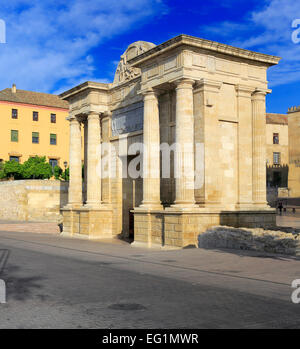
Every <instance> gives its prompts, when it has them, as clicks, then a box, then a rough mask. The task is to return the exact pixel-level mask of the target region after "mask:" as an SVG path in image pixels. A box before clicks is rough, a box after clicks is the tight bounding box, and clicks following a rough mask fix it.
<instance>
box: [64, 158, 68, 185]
mask: <svg viewBox="0 0 300 349" xmlns="http://www.w3.org/2000/svg"><path fill="white" fill-rule="evenodd" d="M64 166H65V181H66V180H67V166H68V162H67V161H64Z"/></svg>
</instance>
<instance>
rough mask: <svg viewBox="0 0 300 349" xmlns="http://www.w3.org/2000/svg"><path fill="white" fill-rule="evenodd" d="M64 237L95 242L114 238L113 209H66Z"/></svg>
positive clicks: (64, 212)
mask: <svg viewBox="0 0 300 349" xmlns="http://www.w3.org/2000/svg"><path fill="white" fill-rule="evenodd" d="M62 214H63V233H62V236H67V237H78V238H83V239H89V240H95V239H103V238H112V237H113V222H112V221H113V217H112V209H111V208H110V207H104V205H103V206H102V207H101V208H99V209H91V208H86V207H81V208H78V209H72V208H64V209H62Z"/></svg>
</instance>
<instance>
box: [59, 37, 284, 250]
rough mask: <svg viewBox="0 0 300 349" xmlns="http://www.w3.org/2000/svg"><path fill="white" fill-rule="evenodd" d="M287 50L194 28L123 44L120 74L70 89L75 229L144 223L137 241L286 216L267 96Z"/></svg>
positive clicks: (68, 217)
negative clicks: (269, 189) (275, 178)
mask: <svg viewBox="0 0 300 349" xmlns="http://www.w3.org/2000/svg"><path fill="white" fill-rule="evenodd" d="M279 59H280V58H278V57H275V56H270V55H265V54H260V53H255V52H251V51H247V50H244V49H239V48H236V47H231V46H228V45H223V44H220V43H216V42H212V41H208V40H203V39H200V38H195V37H191V36H187V35H180V36H177V37H175V38H173V39H171V40H169V41H167V42H165V43H163V44H160V45H158V46H155V45H154V44H152V43H147V42H142V41H138V42H135V43H133V44H131V45H130V46H129V47H128V48H127V50H126V51H125V52H124V54H123V55H122V56H121V60H120V62H119V65H118V67H117V71H116V74H115V79H114V82H113V83H111V84H101V83H95V82H86V83H84V84H81V85H79V86H76V87H74V88H72V89H71V90H69V91H66V92H64V93H63V94H62V95H61V98H62V99H64V100H66V101H68V102H69V104H70V114H69V118H68V119H69V123H70V183H69V199H68V200H69V203H68V205H67V206H66V207H64V208H63V210H62V212H63V216H64V228H63V229H64V231H63V234H65V235H71V236H78V237H84V238H89V239H99V238H103V237H111V236H118V235H123V236H128V235H129V234H133V236H134V244H135V245H142V246H149V247H153V246H166V247H184V246H188V245H197V238H198V235H199V234H201V233H202V232H204V231H205V230H206V229H207V228H208V227H210V226H212V225H218V224H222V225H231V226H245V227H247V226H248V227H254V226H261V225H264V226H270V225H274V224H275V211H274V209H271V208H270V207H269V206H268V205H267V202H266V105H265V97H266V94H267V93H270V92H271V91H270V90H269V89H268V85H267V69H268V68H269V67H270V66H272V65H275V64H277V63H278V62H279ZM82 129H84V141H83V142H84V148H85V156H84V162H85V168H86V171H85V173H86V177H85V181H86V183H85V184H86V188H87V191H86V197H83V195H82V186H83V183H82V176H81V156H80V151H81V146H82V144H81V142H82V139H81V137H80V135H81V132H82Z"/></svg>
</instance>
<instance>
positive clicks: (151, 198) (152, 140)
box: [141, 89, 162, 209]
mask: <svg viewBox="0 0 300 349" xmlns="http://www.w3.org/2000/svg"><path fill="white" fill-rule="evenodd" d="M143 137H144V152H143V201H142V205H141V207H145V208H151V209H160V208H162V205H161V201H160V135H159V109H158V99H157V95H156V93H155V92H154V91H153V90H152V89H151V90H148V91H146V92H145V93H144V136H143Z"/></svg>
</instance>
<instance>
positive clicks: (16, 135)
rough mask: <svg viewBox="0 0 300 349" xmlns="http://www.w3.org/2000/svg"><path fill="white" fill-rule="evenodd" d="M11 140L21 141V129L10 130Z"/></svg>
mask: <svg viewBox="0 0 300 349" xmlns="http://www.w3.org/2000/svg"><path fill="white" fill-rule="evenodd" d="M10 140H11V141H12V142H19V131H17V130H11V131H10Z"/></svg>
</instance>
